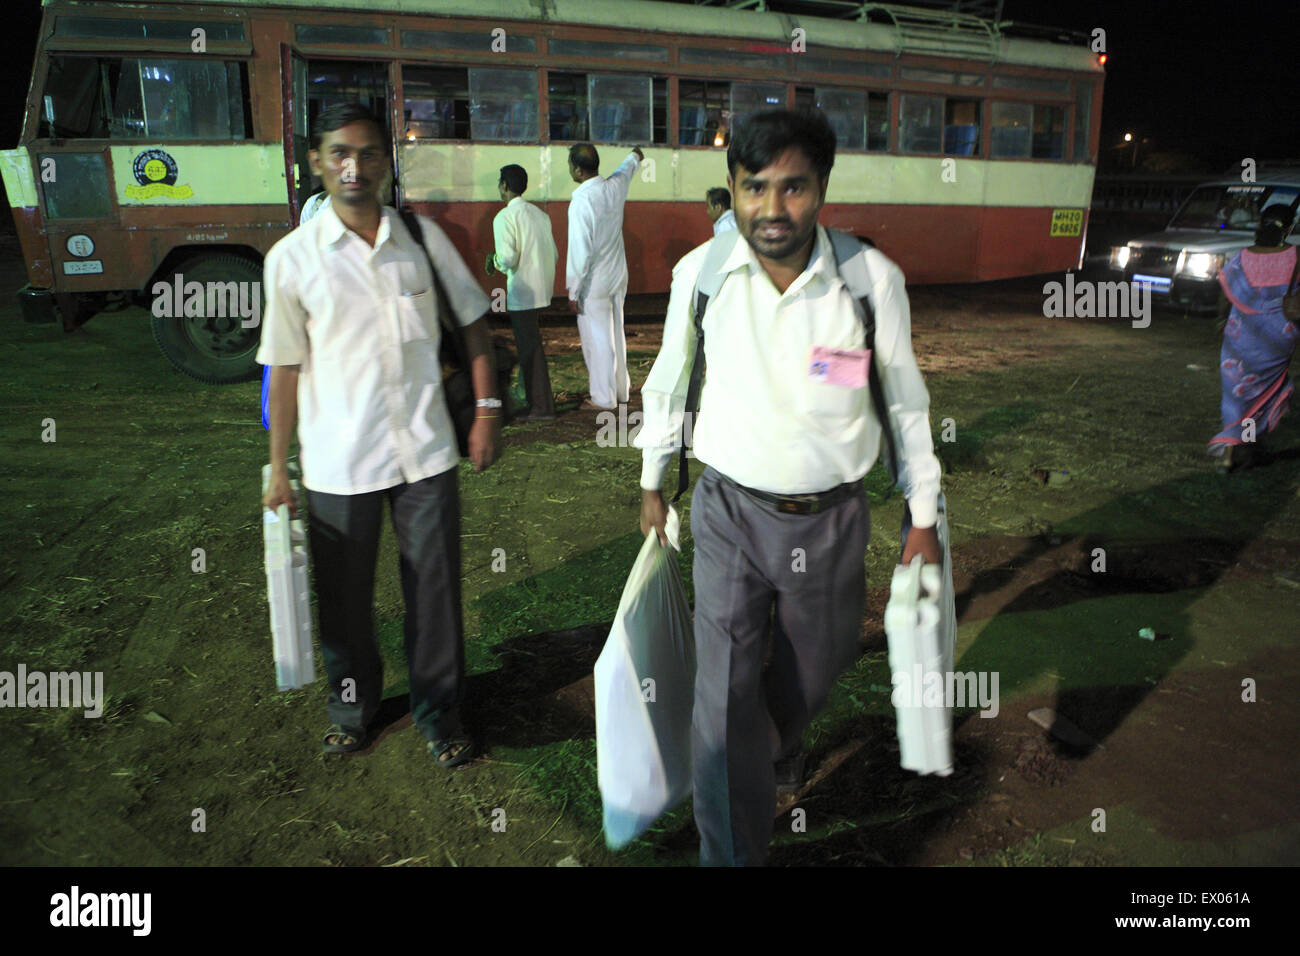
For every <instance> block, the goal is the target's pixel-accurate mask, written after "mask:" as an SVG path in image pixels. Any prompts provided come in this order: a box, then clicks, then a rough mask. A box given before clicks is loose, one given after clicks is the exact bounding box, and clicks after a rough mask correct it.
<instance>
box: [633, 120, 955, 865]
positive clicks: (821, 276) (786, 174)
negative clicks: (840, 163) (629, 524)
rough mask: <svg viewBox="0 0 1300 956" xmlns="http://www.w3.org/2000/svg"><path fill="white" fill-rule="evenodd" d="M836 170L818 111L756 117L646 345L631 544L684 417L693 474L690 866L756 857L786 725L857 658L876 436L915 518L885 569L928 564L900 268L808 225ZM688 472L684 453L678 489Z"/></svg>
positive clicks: (786, 746) (759, 859)
mask: <svg viewBox="0 0 1300 956" xmlns="http://www.w3.org/2000/svg"><path fill="white" fill-rule="evenodd" d="M834 158H835V133H834V131H833V130H832V129H831V127H830V124H829V123H828V122H827V121H826V119H825V117H824V116H822V115H821V114H820V113H794V112H790V111H786V110H771V111H767V112H763V113H759V114H756V115H755V116H753V117H751V118H750V119H749V120H748V121H747V122H745V123H743V124H742V125H741V126H740V128H739V129H738V130H737V131H736V133H735V136H734V138H733V139H732V142H731V145H730V147H729V149H728V150H727V166H728V170H729V175H728V178H727V186H728V188H729V189H730V190H731V194H732V196H733V197H734V200H733V207H734V210H735V214H736V223H737V227H738V232H724V233H722V234H720V235H719V236H717V237H716V238H714V239H713V240H712V241H710V242H709V243H706V244H705V245H703V246H701V247H699V248H698V249H695V250H694V251H692V252H691V253H689V254H688V255H687V256H686V257H684V258H683V259H682V260H681V261H680V262H679V263H678V264H677V266H676V268H675V269H674V270H673V283H672V293H671V297H670V301H669V306H668V315H667V318H666V321H665V325H664V340H663V346H662V348H661V350H660V353H659V357H658V358H657V359H656V361H655V364H654V368H653V369H652V370H651V372H650V376H649V378H648V379H647V380H646V383H645V385H644V387H643V388H642V396H643V399H644V403H645V412H644V422H643V425H642V428H641V432H640V435H639V437H638V439H637V441H636V444H637V445H638V446H639V447H641V448H642V449H643V450H644V464H643V468H642V475H641V488H642V502H641V529H642V532H643V533H649V530H650V529H651V528H654V529H656V531H657V533H658V534H659V537H660V540H661V541H664V540H665V538H664V530H663V529H664V524H665V521H666V517H667V510H666V506H665V504H664V500H663V495H662V492H661V489H662V486H663V479H664V474H665V472H666V471H667V467H668V462H669V460H670V459H671V457H672V455H673V452H674V451H675V450H676V449H677V447H678V445H679V441H682V440H683V439H682V436H683V431H682V425H683V420H684V418H685V419H687V420H689V416H690V414H691V412H693V411H694V409H695V408H697V407H698V409H699V412H698V415H697V416H696V417H695V419H694V421H693V422H691V424H692V425H693V429H691V432H693V451H694V454H695V456H696V457H698V458H699V459H700V460H701V461H702V462H704V464H705V465H707V466H708V467H706V468H705V470H704V472H703V474H702V475H701V476H700V478H699V481H698V483H697V485H696V490H695V494H694V497H693V499H692V504H691V531H692V535H693V537H694V540H695V561H694V578H695V598H696V604H695V642H696V659H697V675H696V682H695V707H694V716H693V731H692V748H693V760H694V790H695V820H696V823H697V825H698V827H699V831H700V837H701V848H700V862H701V863H702V864H705V865H724V866H734V865H741V866H743V865H750V866H754V865H761V864H762V863H763V862H764V861H765V860H766V857H767V852H768V844H769V842H770V839H771V834H772V827H773V815H774V808H775V805H776V792H777V782H778V781H777V777H778V774H780V775H782V776H785V777H786V778H787V779H786V780H785V783H787V784H788V785H792V786H797V784H798V778H799V777H800V776H801V774H802V759H801V754H800V745H801V738H802V734H803V730H804V728H805V727H807V725H808V723H809V722H810V721H811V720H812V718H813V717H814V716H815V715H816V713H817V712H818V710H820V709H821V707H822V706H823V704H824V703H825V701H826V698H827V695H828V694H829V692H830V689H831V687H832V686H833V685H834V682H835V679H836V678H837V677H838V675H839V674H840V673H841V672H842V671H843V670H844V668H845V667H846V666H847V665H848V664H850V663H851V662H852V661H853V659H854V658H855V657H856V656H857V653H858V639H859V637H860V635H861V629H862V618H863V612H864V608H865V603H866V582H865V574H864V570H863V566H864V563H865V557H866V547H867V539H868V536H869V531H870V521H869V516H868V513H867V501H866V496H865V493H864V491H863V488H862V478H863V477H864V476H865V475H866V473H867V472H868V471H869V470H870V469H871V467H872V466H873V465H874V464H875V461H876V458H877V455H878V452H879V451H880V449H881V447H882V440H881V439H882V426H884V428H885V430H884V432H883V434H884V437H885V442H884V445H885V447H887V448H889V449H891V450H894V454H893V455H892V456H891V458H892V461H891V467H892V468H893V470H894V471H895V473H896V474H897V476H898V479H899V484H900V486H901V487H902V489H903V492H904V494H905V496H906V498H907V504H908V507H909V508H910V512H911V525H912V527H911V530H910V532H908V533H907V535H906V540H905V542H904V548H903V555H902V561H903V563H904V564H906V563H909V562H910V561H911V560H912V558H913V557H914V556H915V555H918V554H919V555H921V556H922V558H923V560H924V561H926V562H935V563H938V562H940V560H941V550H940V544H939V536H938V533H937V531H936V523H937V520H938V509H939V476H940V468H939V462H938V460H937V459H936V458H935V455H934V448H933V444H932V441H931V436H930V422H929V394H928V393H927V391H926V388H925V383H924V382H923V380H922V378H921V374H920V371H919V370H918V369H917V366H916V360H915V357H914V356H913V354H912V344H911V320H910V314H909V310H908V301H907V294H906V292H905V290H904V285H903V274H902V272H901V270H899V268H898V267H897V266H896V265H895V264H894V263H893V262H891V261H890V260H889V259H887V258H886V257H885V256H884V255H883V254H882V253H880V252H879V251H878V250H876V249H874V248H869V247H867V246H864V245H863V244H862V243H860V242H859V241H858V240H857V239H855V238H854V237H853V236H849V235H845V234H836V233H834V232H832V231H828V230H826V229H825V228H823V227H821V226H819V225H818V223H817V217H818V214H819V212H820V211H821V208H822V205H823V204H824V203H825V200H826V188H827V184H828V182H829V178H830V171H831V166H832V165H833V163H834ZM704 366H707V369H708V374H707V378H705V377H704V376H703V374H702V373H703V367H704ZM884 409H888V412H885V411H883V410H884ZM882 416H883V417H884V418H886V419H887V421H884V422H882V420H881V418H882ZM681 453H682V454H683V455H684V453H685V452H684V447H683V448H682V452H681ZM685 477H686V475H685V463H684V462H683V463H682V473H681V479H680V480H679V487H678V496H680V494H681V492H682V491H683V490H684V487H685ZM674 500H676V499H674ZM769 629H770V634H771V638H772V642H773V644H772V651H773V657H772V665H771V668H770V670H769V672H768V673H767V674H766V676H764V673H763V661H764V652H765V649H766V641H767V637H768V635H769ZM764 684H766V686H764Z"/></svg>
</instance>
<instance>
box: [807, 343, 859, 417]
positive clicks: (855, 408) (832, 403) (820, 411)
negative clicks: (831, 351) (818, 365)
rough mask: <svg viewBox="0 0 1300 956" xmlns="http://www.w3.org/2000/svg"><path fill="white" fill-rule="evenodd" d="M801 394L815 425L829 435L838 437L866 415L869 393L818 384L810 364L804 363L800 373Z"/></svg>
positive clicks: (844, 386)
mask: <svg viewBox="0 0 1300 956" xmlns="http://www.w3.org/2000/svg"><path fill="white" fill-rule="evenodd" d="M809 352H811V349H810V350H809ZM800 391H801V393H802V396H803V410H804V412H805V413H806V414H807V415H808V416H809V418H810V419H811V422H812V424H813V425H814V426H816V427H819V428H821V429H822V430H823V431H825V432H827V433H829V434H836V433H838V432H839V431H840V430H842V429H843V428H845V427H847V426H849V425H850V424H852V423H853V422H854V421H856V420H857V419H858V418H859V417H860V416H861V415H862V413H863V401H864V397H865V396H866V393H867V389H866V388H865V387H864V386H859V387H857V388H854V387H851V386H848V385H833V384H831V383H830V382H819V381H817V380H815V379H814V378H812V377H811V368H810V365H809V362H808V361H805V362H804V364H803V367H802V368H801V371H800Z"/></svg>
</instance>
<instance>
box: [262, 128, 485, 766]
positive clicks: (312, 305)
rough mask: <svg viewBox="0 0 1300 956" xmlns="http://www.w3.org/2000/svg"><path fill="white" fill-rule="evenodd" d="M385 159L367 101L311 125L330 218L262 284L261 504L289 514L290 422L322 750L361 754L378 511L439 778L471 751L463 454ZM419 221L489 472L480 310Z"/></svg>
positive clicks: (370, 671) (474, 439)
mask: <svg viewBox="0 0 1300 956" xmlns="http://www.w3.org/2000/svg"><path fill="white" fill-rule="evenodd" d="M390 149H391V145H390V142H389V140H388V137H387V133H386V132H385V131H384V127H383V123H382V122H381V121H380V120H379V119H378V118H377V117H376V116H375V115H374V114H373V113H371V112H370V111H369V110H368V109H366V107H364V106H362V105H361V104H359V103H349V104H343V105H340V106H334V107H330V108H329V109H327V110H325V111H323V112H322V113H321V114H320V116H318V117H317V119H316V121H315V122H314V123H313V125H312V135H311V151H310V153H309V154H308V155H309V159H310V161H311V166H312V171H313V172H315V173H316V174H317V175H319V176H320V177H321V179H322V180H323V181H324V184H325V189H326V191H327V192H328V193H329V195H330V204H329V205H328V206H327V207H325V208H324V209H323V210H322V211H321V212H319V213H318V214H317V215H316V216H315V217H313V218H312V219H311V220H309V221H308V222H307V223H305V224H303V225H301V226H299V227H298V228H297V229H295V230H294V231H293V232H291V233H289V234H288V235H287V236H285V237H284V238H283V239H281V240H280V241H279V242H277V243H276V244H275V245H274V246H273V247H272V248H271V251H270V252H269V253H267V256H266V264H265V269H264V288H265V290H266V293H265V294H266V310H265V323H266V324H265V326H264V328H263V330H262V344H261V348H260V350H259V351H258V355H257V360H258V361H259V362H261V363H262V364H263V365H271V366H274V368H273V370H272V373H271V385H270V391H271V394H270V418H271V483H270V487H269V489H268V491H267V493H266V495H265V496H264V497H263V499H262V503H263V505H264V506H265V507H266V508H268V509H271V510H275V509H276V508H277V507H278V506H279V505H280V504H288V505H289V507H290V509H291V510H292V511H293V512H294V513H295V514H296V513H297V503H296V502H295V500H294V496H293V492H292V490H291V488H290V486H289V477H288V471H287V457H288V451H289V437H290V433H291V432H292V431H293V427H294V423H295V420H296V422H297V426H298V445H299V460H300V463H301V467H302V484H303V486H304V487H305V488H306V490H307V502H308V511H309V516H308V517H309V529H310V544H311V558H312V572H313V577H314V579H315V580H314V583H315V590H316V597H317V602H318V607H319V630H320V642H321V652H322V655H323V656H324V658H325V670H326V672H327V674H328V676H329V682H330V697H329V706H328V712H329V716H330V720H331V722H332V723H333V726H332V727H331V728H330V730H329V731H328V732H327V733H326V734H325V739H324V741H323V746H324V749H325V751H326V752H327V753H353V752H356V751H358V750H362V749H364V748H365V747H367V746H368V745H369V741H370V739H371V737H372V735H373V733H374V731H375V730H376V729H377V728H375V727H374V725H373V724H374V718H375V716H376V714H377V712H378V710H379V705H380V702H381V699H382V696H383V689H384V685H383V667H382V663H381V659H380V655H379V649H378V646H377V645H376V643H375V633H374V620H373V607H372V602H373V594H374V576H375V559H376V555H377V551H378V547H379V530H380V521H381V518H382V512H383V505H384V501H385V500H387V501H388V503H389V506H390V508H391V511H392V516H393V527H394V530H395V531H396V536H397V544H398V550H399V551H400V553H401V576H402V592H403V595H404V596H405V600H406V626H405V636H406V655H407V660H408V662H409V664H410V689H411V715H412V719H413V721H414V723H415V725H416V726H417V727H418V728H419V730H420V731H421V732H422V733H423V734H424V735H425V736H426V737H427V738H428V740H429V750H430V752H431V753H432V754H433V756H434V759H435V760H436V761H437V763H438V764H439V765H440V766H443V767H453V766H457V765H459V764H462V763H465V762H466V761H468V760H469V759H471V758H472V757H473V753H474V751H473V741H472V740H471V739H470V737H469V736H468V734H467V733H466V730H465V727H464V725H463V724H462V722H461V717H460V704H461V699H462V697H463V690H464V666H465V665H464V659H465V654H464V640H463V633H462V628H461V603H460V506H459V501H458V495H457V487H456V466H457V464H458V462H459V461H460V456H459V454H458V452H457V446H456V435H455V432H454V430H453V427H452V422H451V418H450V415H449V413H448V409H447V405H446V401H445V400H444V398H443V391H442V368H441V363H440V362H439V357H438V346H439V341H440V339H441V334H442V332H441V328H440V325H439V318H438V311H437V310H438V302H437V295H436V293H435V289H434V286H433V277H432V274H431V272H430V268H429V261H428V259H427V258H426V257H425V254H424V252H423V251H422V250H421V249H420V246H419V245H418V244H417V242H416V240H415V239H413V238H412V237H411V235H410V234H409V233H408V232H407V231H406V227H405V225H404V224H403V223H402V220H401V218H400V216H399V215H398V214H397V212H396V211H395V210H393V209H390V208H386V207H383V206H381V205H380V203H379V200H378V197H377V195H376V192H377V190H376V186H377V184H378V183H379V182H381V181H382V180H383V179H384V177H385V175H386V172H385V170H386V168H387V165H388V158H387V157H388V154H389V151H390ZM420 224H421V227H422V230H423V232H424V239H425V243H426V245H427V247H428V249H429V252H430V254H431V255H432V257H433V261H434V262H435V263H436V265H437V268H438V275H439V277H440V278H441V280H442V284H443V286H444V288H445V289H446V292H447V297H448V299H449V300H450V305H451V308H452V311H453V312H454V313H455V320H456V322H457V324H459V325H460V326H461V327H462V328H463V330H464V338H465V346H466V352H467V353H468V356H469V360H470V366H471V367H470V372H471V378H472V379H473V384H474V393H475V395H476V396H478V405H479V408H478V411H477V413H476V419H475V421H474V424H473V426H472V428H471V430H470V433H469V456H470V459H471V460H472V461H473V462H474V469H475V471H481V470H482V469H484V468H486V467H487V466H488V465H490V464H491V463H492V461H493V460H494V459H495V457H496V454H497V448H498V446H499V441H500V418H499V409H500V405H501V402H500V400H499V399H497V398H496V396H495V395H494V394H493V392H494V387H495V386H494V374H493V369H492V358H491V352H490V351H489V349H488V333H487V323H486V320H485V318H484V315H485V313H486V311H487V307H488V300H487V296H485V295H484V294H483V291H482V290H481V289H480V288H479V286H478V283H477V282H476V281H475V280H474V278H473V276H472V275H471V273H470V271H469V269H467V268H466V266H465V263H464V262H463V261H462V260H461V258H460V256H459V255H458V254H457V252H456V250H455V247H454V246H452V244H451V242H450V241H449V240H448V239H447V237H446V235H445V234H444V233H443V231H442V230H441V229H439V228H438V226H437V225H435V224H434V223H433V222H432V221H430V220H429V219H425V218H424V217H420Z"/></svg>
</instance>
